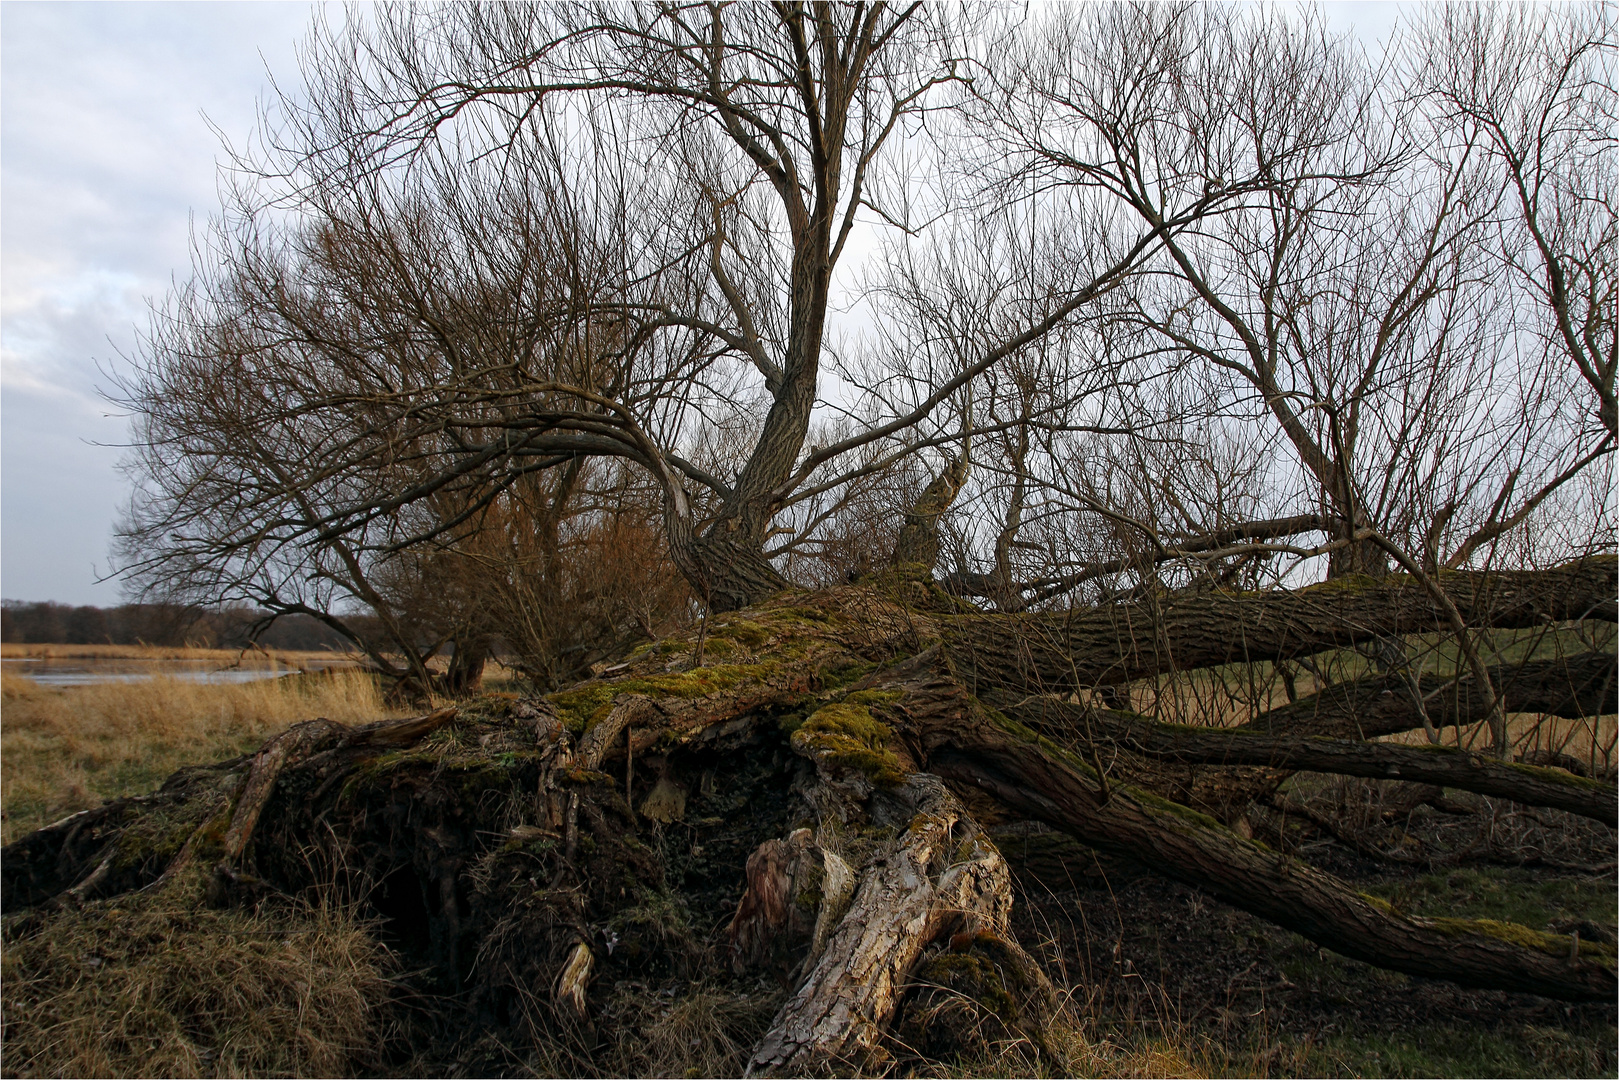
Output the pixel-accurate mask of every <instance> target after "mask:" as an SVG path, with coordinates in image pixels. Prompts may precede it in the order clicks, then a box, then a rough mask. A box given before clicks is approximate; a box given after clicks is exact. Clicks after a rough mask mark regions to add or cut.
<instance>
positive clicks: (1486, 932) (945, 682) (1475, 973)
mask: <svg viewBox="0 0 1619 1080" xmlns="http://www.w3.org/2000/svg"><path fill="white" fill-rule="evenodd" d="M904 691H905V698H904V699H903V700H902V701H901V702H900V704H899V707H898V711H899V712H900V713H902V714H903V717H904V720H903V722H902V723H901V725H900V726H901V729H902V731H903V735H904V738H905V739H906V741H907V743H908V744H909V745H910V747H911V749H912V752H913V754H914V756H916V757H917V758H918V760H919V761H921V762H922V763H923V767H925V768H927V769H928V770H929V771H931V772H933V773H936V774H938V775H940V776H943V777H945V778H946V779H948V780H950V781H952V782H953V783H956V784H960V785H965V786H970V787H974V788H977V789H978V790H979V791H981V792H983V793H984V794H987V795H988V796H990V797H992V798H994V799H996V800H997V801H999V802H1001V803H1002V804H1003V805H1005V806H1006V807H1008V808H1009V809H1011V810H1013V811H1014V812H1016V813H1018V814H1021V815H1022V816H1024V817H1027V818H1030V819H1033V820H1036V821H1043V822H1045V823H1047V824H1048V825H1051V826H1052V827H1053V828H1057V829H1061V830H1062V831H1064V832H1067V833H1069V834H1070V835H1071V836H1073V837H1074V838H1075V839H1077V840H1080V841H1081V842H1083V843H1085V844H1088V845H1090V846H1092V847H1094V848H1097V849H1099V850H1101V851H1104V852H1108V853H1110V854H1115V855H1121V856H1125V857H1129V858H1133V859H1136V860H1138V861H1140V862H1142V863H1144V864H1146V865H1147V866H1149V867H1151V868H1152V869H1153V870H1155V871H1156V872H1158V873H1161V874H1164V875H1165V876H1168V877H1171V878H1174V879H1176V880H1179V881H1182V882H1184V883H1186V884H1188V885H1193V886H1196V887H1197V888H1200V889H1203V890H1205V891H1207V892H1209V893H1210V894H1212V895H1214V896H1217V897H1219V898H1220V899H1222V900H1224V901H1226V902H1227V903H1230V904H1233V905H1235V906H1237V907H1240V908H1243V909H1245V910H1247V911H1250V912H1252V913H1253V914H1255V915H1258V916H1259V917H1261V918H1264V919H1268V920H1270V921H1272V922H1274V923H1276V924H1277V925H1279V926H1283V927H1285V928H1287V929H1289V930H1293V931H1295V932H1297V933H1300V934H1302V935H1304V936H1305V937H1307V938H1309V939H1310V940H1312V941H1314V942H1316V943H1317V944H1319V945H1322V946H1325V947H1326V948H1329V949H1332V950H1334V951H1335V952H1339V953H1342V954H1344V955H1345V956H1349V957H1352V958H1354V959H1357V960H1363V961H1366V962H1367V963H1370V964H1374V965H1376V966H1378V967H1382V968H1387V969H1391V970H1395V971H1403V972H1406V973H1408V974H1412V975H1420V976H1424V977H1428V978H1438V979H1448V980H1450V981H1452V982H1456V983H1460V984H1462V985H1465V986H1479V987H1486V988H1492V989H1501V990H1513V991H1520V992H1528V993H1535V994H1541V995H1544V996H1547V997H1553V998H1560V999H1563V1000H1569V1001H1612V1000H1613V999H1614V997H1615V995H1616V994H1619V978H1616V977H1615V967H1616V964H1615V957H1614V953H1613V950H1612V949H1611V948H1606V947H1602V946H1599V945H1596V944H1594V943H1592V942H1582V941H1579V940H1578V939H1573V938H1569V937H1565V936H1561V935H1555V934H1542V933H1538V932H1536V931H1534V930H1530V929H1528V928H1525V927H1521V926H1515V925H1511V924H1502V923H1495V922H1492V921H1490V920H1465V919H1443V918H1423V917H1418V916H1412V915H1407V914H1405V913H1403V912H1400V911H1398V910H1395V909H1394V908H1392V907H1390V906H1389V905H1388V904H1386V903H1384V902H1382V901H1380V900H1377V899H1375V898H1373V897H1369V896H1364V895H1362V894H1360V893H1359V892H1357V891H1355V890H1354V889H1352V888H1350V887H1349V886H1348V885H1347V884H1346V883H1344V882H1343V881H1340V880H1339V879H1338V878H1336V877H1334V876H1332V875H1331V874H1328V873H1325V872H1323V871H1321V870H1317V869H1316V868H1314V867H1312V866H1310V865H1309V864H1307V863H1304V862H1301V861H1299V860H1298V859H1294V858H1292V857H1289V856H1286V855H1283V854H1280V853H1279V852H1276V851H1273V850H1271V849H1269V848H1266V847H1264V846H1262V845H1260V844H1256V843H1254V842H1253V841H1251V840H1245V839H1243V838H1242V837H1241V836H1238V835H1237V834H1236V833H1234V832H1232V831H1231V830H1229V829H1227V828H1225V827H1224V826H1222V825H1221V824H1220V823H1219V822H1217V821H1215V820H1214V819H1212V818H1208V817H1205V816H1204V815H1201V814H1198V813H1196V812H1195V811H1192V810H1189V809H1187V808H1186V807H1183V806H1180V805H1177V804H1174V803H1171V802H1168V801H1167V800H1162V799H1158V798H1156V797H1154V796H1151V795H1148V794H1147V793H1145V792H1142V791H1138V790H1134V789H1129V788H1124V787H1121V786H1118V785H1114V786H1112V787H1110V788H1103V786H1102V785H1101V783H1100V782H1099V779H1098V777H1097V775H1096V773H1095V772H1094V770H1092V769H1091V768H1090V767H1089V766H1087V765H1085V764H1084V763H1083V762H1081V761H1080V760H1079V759H1078V758H1077V757H1075V756H1074V755H1072V754H1069V753H1068V752H1066V751H1064V750H1062V749H1061V748H1060V747H1057V746H1056V745H1055V744H1053V743H1051V742H1049V741H1048V740H1043V739H1041V738H1039V737H1038V736H1037V735H1035V734H1034V733H1033V732H1032V731H1030V730H1029V729H1027V728H1025V727H1022V726H1020V725H1018V724H1016V722H1015V721H1012V720H1011V719H1009V718H1006V717H1004V716H996V715H995V714H992V713H990V712H988V711H986V710H985V709H983V708H982V707H981V706H979V705H978V703H977V702H976V701H975V700H974V699H973V698H972V697H971V696H970V695H969V694H967V693H966V692H965V690H964V689H963V688H962V687H961V686H960V685H959V684H957V683H956V682H955V681H954V680H952V679H949V678H946V677H941V676H935V677H933V678H931V679H928V678H921V679H915V680H912V681H911V682H910V683H909V684H908V685H906V686H905V687H904Z"/></svg>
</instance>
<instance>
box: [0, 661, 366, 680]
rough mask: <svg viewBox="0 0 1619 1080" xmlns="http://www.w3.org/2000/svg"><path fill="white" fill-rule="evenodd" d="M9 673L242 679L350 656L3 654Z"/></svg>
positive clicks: (342, 664)
mask: <svg viewBox="0 0 1619 1080" xmlns="http://www.w3.org/2000/svg"><path fill="white" fill-rule="evenodd" d="M0 664H3V665H5V667H4V670H5V671H6V673H7V674H11V675H26V676H28V677H29V678H30V679H33V680H34V681H35V682H37V683H39V684H40V685H41V686H92V685H95V684H97V683H132V682H145V681H146V680H148V679H153V678H157V677H159V676H162V677H165V678H170V679H182V680H184V681H186V682H199V683H245V682H258V681H259V680H261V679H279V678H281V677H282V676H284V675H295V674H297V673H298V672H299V671H329V670H334V669H339V668H352V667H356V666H358V665H356V664H355V663H354V662H353V661H351V660H305V661H301V662H300V664H299V666H298V667H289V666H287V665H285V664H280V665H275V666H270V665H267V664H262V663H261V664H259V665H258V666H248V665H245V664H244V665H242V666H240V667H232V666H229V665H228V664H226V663H225V662H222V661H220V660H144V659H122V658H119V659H113V658H102V657H81V656H74V657H60V658H55V657H47V658H37V657H27V658H21V657H19V658H12V657H6V658H5V659H3V660H0Z"/></svg>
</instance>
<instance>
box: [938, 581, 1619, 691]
mask: <svg viewBox="0 0 1619 1080" xmlns="http://www.w3.org/2000/svg"><path fill="white" fill-rule="evenodd" d="M1440 583H1441V585H1442V586H1443V588H1444V590H1445V593H1446V595H1447V596H1449V597H1450V599H1451V600H1452V601H1453V602H1454V603H1455V604H1456V606H1457V607H1458V609H1459V610H1460V611H1461V614H1462V616H1463V618H1464V619H1466V621H1467V623H1468V624H1469V625H1470V626H1474V627H1497V628H1502V629H1507V628H1520V627H1528V626H1538V625H1543V624H1545V623H1547V622H1561V621H1565V620H1571V619H1600V620H1602V621H1605V622H1615V621H1619V603H1616V601H1615V599H1614V597H1615V595H1616V593H1619V559H1616V558H1615V557H1614V556H1611V555H1604V556H1594V557H1591V558H1587V559H1581V560H1578V561H1576V562H1571V563H1568V564H1565V565H1563V566H1560V567H1556V568H1554V569H1551V570H1539V571H1488V572H1486V571H1449V572H1446V573H1444V574H1442V575H1441V576H1440ZM941 622H942V623H943V628H944V631H945V634H946V645H947V649H948V651H949V654H950V657H951V660H952V662H953V664H954V666H955V670H956V672H957V673H958V674H959V675H960V676H961V678H962V679H963V680H964V681H965V682H966V684H967V685H968V687H969V688H976V687H978V686H983V687H985V688H986V689H987V688H991V687H994V688H999V689H1007V690H1018V691H1021V692H1024V693H1066V692H1069V691H1073V690H1077V689H1080V688H1084V687H1094V686H1105V685H1110V684H1117V683H1123V682H1131V681H1133V680H1135V679H1139V678H1143V677H1145V676H1148V675H1158V674H1162V673H1164V672H1168V671H1185V670H1190V669H1194V668H1202V667H1214V666H1218V665H1221V664H1232V663H1241V662H1252V661H1257V660H1269V661H1278V660H1287V659H1290V658H1292V657H1296V656H1308V655H1311V654H1313V653H1318V652H1322V651H1324V650H1327V649H1336V648H1344V647H1346V646H1350V645H1354V644H1356V643H1357V642H1361V641H1367V640H1370V639H1372V638H1376V637H1383V636H1388V635H1393V634H1414V633H1423V632H1427V631H1433V630H1443V629H1445V628H1446V627H1448V626H1449V615H1448V613H1447V612H1445V611H1443V610H1442V609H1441V608H1440V606H1439V605H1438V604H1436V603H1435V602H1434V599H1433V597H1432V596H1431V595H1429V594H1428V592H1427V591H1426V590H1425V589H1424V588H1423V587H1422V586H1421V585H1420V584H1419V583H1418V582H1416V581H1414V580H1412V579H1411V578H1410V577H1407V576H1404V575H1391V576H1389V577H1386V578H1380V579H1375V580H1374V579H1370V578H1348V579H1344V580H1341V581H1332V582H1327V583H1325V584H1322V585H1316V586H1311V587H1309V588H1305V589H1299V590H1297V591H1281V590H1277V591H1273V592H1265V593H1257V594H1256V593H1202V592H1199V593H1193V592H1185V593H1171V594H1168V595H1163V596H1154V597H1150V598H1148V599H1146V600H1142V601H1137V602H1135V603H1129V604H1119V605H1113V606H1103V607H1099V608H1088V609H1084V610H1079V611H1069V612H1061V613H1047V614H1039V615H967V616H958V617H955V618H949V619H943V620H941Z"/></svg>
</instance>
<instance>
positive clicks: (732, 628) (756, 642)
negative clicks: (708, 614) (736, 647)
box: [708, 619, 771, 649]
mask: <svg viewBox="0 0 1619 1080" xmlns="http://www.w3.org/2000/svg"><path fill="white" fill-rule="evenodd" d="M708 636H709V639H710V640H711V641H724V642H727V646H726V647H727V648H730V647H732V646H730V645H729V642H730V641H734V642H737V643H738V644H741V645H745V646H747V647H748V648H750V649H757V648H758V647H759V646H761V645H763V644H764V643H765V642H767V641H769V640H770V638H771V632H770V630H769V629H768V628H767V627H764V626H761V625H760V624H758V623H756V622H753V621H752V620H750V619H739V620H737V621H736V622H729V623H721V624H719V625H717V626H712V627H710V628H709V631H708Z"/></svg>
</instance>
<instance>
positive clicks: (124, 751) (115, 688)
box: [0, 646, 402, 843]
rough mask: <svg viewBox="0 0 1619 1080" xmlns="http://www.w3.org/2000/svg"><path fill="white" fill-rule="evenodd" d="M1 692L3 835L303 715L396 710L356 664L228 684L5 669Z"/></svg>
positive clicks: (123, 791)
mask: <svg viewBox="0 0 1619 1080" xmlns="http://www.w3.org/2000/svg"><path fill="white" fill-rule="evenodd" d="M28 647H29V648H34V649H38V648H42V646H28ZM68 648H75V649H77V648H83V646H68ZM116 648H122V646H116ZM171 651H180V650H171ZM194 651H199V652H200V651H208V650H194ZM0 701H3V713H0V717H3V719H0V840H3V842H5V843H9V842H10V841H12V840H13V839H15V838H16V837H18V836H21V835H22V834H23V833H25V832H28V831H30V830H32V829H37V828H39V827H40V826H42V825H45V824H48V823H49V822H51V821H54V820H55V819H57V818H59V817H62V816H63V815H65V814H71V813H73V812H75V811H78V810H83V809H86V808H88V807H92V806H97V805H99V804H100V803H101V802H102V800H104V799H111V798H116V797H118V796H121V795H133V794H139V793H142V792H146V791H150V790H152V789H153V788H155V787H157V786H158V785H159V784H160V783H162V781H163V779H164V778H165V777H166V776H168V775H169V774H170V773H171V772H173V771H174V770H175V769H178V768H180V767H181V766H182V765H194V764H197V763H199V762H207V761H219V760H222V759H225V758H230V757H235V756H236V755H238V754H244V753H247V752H248V751H250V750H254V749H257V748H258V746H259V745H261V744H262V743H263V742H264V740H265V739H267V738H269V737H270V736H271V735H273V734H275V733H276V732H277V731H280V730H282V729H284V728H286V727H287V726H289V725H291V724H295V723H297V722H299V721H301V720H310V719H313V718H314V717H317V716H324V717H326V718H328V719H330V720H336V721H339V722H340V723H350V724H352V723H365V722H368V721H372V720H379V719H382V718H384V717H385V716H390V715H402V712H401V711H400V710H398V709H392V708H390V707H389V706H387V705H385V704H384V702H383V699H382V695H381V693H380V692H379V691H378V688H377V684H376V680H375V679H374V678H372V677H371V676H370V675H366V674H364V673H362V672H358V671H338V672H329V673H325V674H319V675H298V676H288V677H286V678H280V679H264V680H260V681H257V682H248V683H231V684H205V683H196V682H190V681H186V680H182V679H172V678H163V677H158V678H154V679H151V680H148V681H145V682H135V683H104V684H100V685H95V686H72V687H64V688H50V687H44V686H40V685H39V684H37V683H35V682H34V681H33V680H32V679H29V678H27V677H26V676H22V675H14V674H12V673H11V672H5V673H3V674H0Z"/></svg>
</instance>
